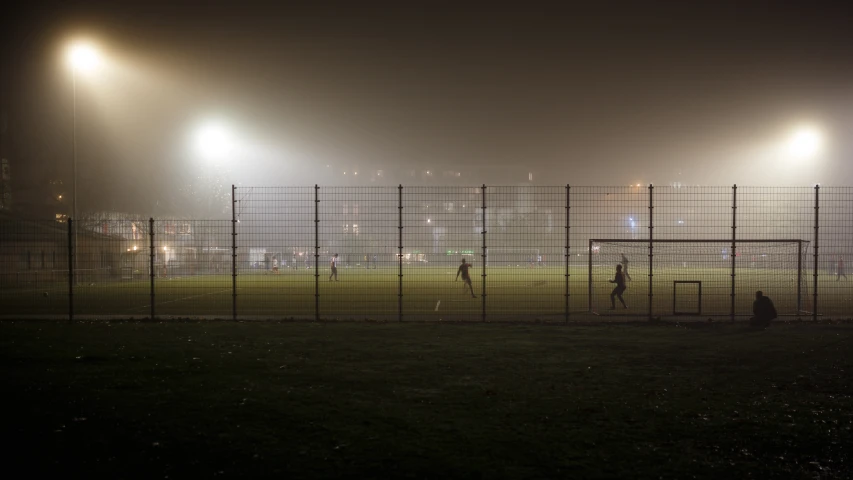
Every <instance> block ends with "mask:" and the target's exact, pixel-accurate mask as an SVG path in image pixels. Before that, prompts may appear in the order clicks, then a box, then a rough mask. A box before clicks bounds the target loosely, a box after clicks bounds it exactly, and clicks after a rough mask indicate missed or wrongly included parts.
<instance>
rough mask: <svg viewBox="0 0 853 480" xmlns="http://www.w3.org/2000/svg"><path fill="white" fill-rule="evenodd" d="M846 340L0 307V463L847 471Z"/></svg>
mask: <svg viewBox="0 0 853 480" xmlns="http://www.w3.org/2000/svg"><path fill="white" fill-rule="evenodd" d="M330 288H332V287H330ZM690 325H693V326H692V327H690ZM688 327H689V328H688ZM851 342H853V325H850V324H825V323H824V324H814V323H792V324H777V325H773V326H772V327H771V328H769V329H767V330H751V329H749V328H747V327H745V326H739V325H721V324H710V325H708V324H687V325H686V326H685V325H682V326H673V325H667V324H661V325H648V324H633V325H630V324H629V325H624V324H622V325H620V324H609V325H600V326H588V327H579V326H559V325H552V326H542V325H538V326H533V325H519V324H512V325H469V324H441V323H431V324H423V323H417V324H398V323H373V322H371V323H367V322H333V323H309V322H305V323H302V322H293V323H279V322H247V323H238V322H215V321H208V322H177V321H171V322H124V321H120V322H103V321H94V322H81V323H76V324H68V323H66V322H41V321H5V322H0V347H2V348H0V368H2V375H3V379H4V391H5V392H6V394H5V395H3V402H4V407H5V408H4V412H6V419H5V420H4V436H5V438H6V442H5V443H6V445H7V446H6V448H5V449H4V454H5V455H4V458H5V465H4V468H5V470H6V471H9V472H15V471H17V472H19V473H23V472H26V475H27V476H28V477H33V478H55V477H59V476H61V477H62V478H200V477H226V478H305V479H308V478H441V477H445V478H513V479H515V478H590V479H592V478H656V479H657V478H703V479H704V478H707V479H720V478H768V479H769V478H779V479H816V478H820V479H824V480H825V479H836V478H838V479H841V478H851V477H853V456H851V451H853V449H851V445H853V430H851V429H853V381H851V378H853V377H851V375H850V372H851V371H853V357H851V356H850V354H849V352H850V348H851Z"/></svg>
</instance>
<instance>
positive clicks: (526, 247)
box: [0, 185, 853, 322]
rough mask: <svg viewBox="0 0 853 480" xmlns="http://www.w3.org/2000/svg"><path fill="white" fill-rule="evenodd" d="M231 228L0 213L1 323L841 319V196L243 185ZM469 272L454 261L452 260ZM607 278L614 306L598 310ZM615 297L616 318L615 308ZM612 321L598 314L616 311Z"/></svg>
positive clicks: (834, 192) (846, 240) (846, 219)
mask: <svg viewBox="0 0 853 480" xmlns="http://www.w3.org/2000/svg"><path fill="white" fill-rule="evenodd" d="M232 193H233V195H232V205H233V208H232V211H231V214H232V218H231V219H227V220H188V219H149V220H140V219H131V218H128V219H116V218H115V217H111V219H110V220H97V221H94V220H88V221H85V222H81V223H80V224H79V225H75V222H73V221H69V222H68V223H56V222H34V221H30V220H26V219H22V218H17V217H14V216H10V215H8V214H3V216H2V217H0V241H2V246H0V268H2V273H0V285H2V291H0V305H2V309H0V312H2V315H3V316H6V317H25V316H37V317H51V316H68V317H71V318H74V317H81V316H82V317H96V316H110V317H163V318H170V317H219V318H295V319H315V320H318V319H368V320H401V321H410V320H425V321H502V320H508V321H537V320H538V321H551V322H554V321H569V320H572V319H578V320H581V319H582V320H590V319H596V318H604V317H608V316H613V317H617V318H622V317H625V316H629V317H632V316H633V317H637V318H658V317H668V316H679V317H680V316H690V315H693V316H701V317H702V318H707V317H709V316H719V317H728V318H731V319H735V318H737V317H747V316H750V315H751V313H752V311H751V310H752V301H753V298H754V295H755V291H756V290H762V291H763V292H764V293H765V294H766V295H767V296H769V297H770V298H771V299H774V300H775V302H776V303H777V307H778V308H777V310H779V312H780V314H781V315H788V316H791V317H801V318H811V319H816V318H818V317H819V316H827V317H844V316H850V312H851V310H853V283H850V282H849V281H848V280H847V275H846V269H845V262H846V261H848V259H849V258H850V256H851V254H853V188H848V187H823V188H821V187H802V188H801V187H794V188H789V187H737V186H730V187H681V188H676V187H653V186H651V185H649V186H641V185H635V186H629V187H576V186H568V185H567V186H557V187H540V186H485V185H483V186H472V187H404V186H397V187H319V186H314V187H240V188H232ZM463 260H464V264H463ZM617 265H621V266H622V267H621V268H623V269H624V270H625V271H626V272H627V273H628V277H629V280H628V281H627V283H626V289H625V292H624V294H623V299H624V300H625V305H626V306H627V308H624V307H623V306H622V305H621V303H618V304H617V303H616V301H615V300H616V299H615V298H613V299H611V295H610V293H611V290H612V287H613V285H611V283H610V280H613V279H614V277H615V268H616V266H617ZM611 301H612V302H613V303H611ZM617 306H618V307H619V308H618V309H615V310H612V311H611V310H610V308H611V307H617Z"/></svg>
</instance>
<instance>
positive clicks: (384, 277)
mask: <svg viewBox="0 0 853 480" xmlns="http://www.w3.org/2000/svg"><path fill="white" fill-rule="evenodd" d="M455 273H456V269H455V268H454V267H433V266H430V267H413V266H407V267H405V268H404V272H403V274H404V277H403V318H404V320H445V321H450V320H467V321H479V320H481V319H482V308H483V301H482V300H483V299H482V285H483V278H482V277H481V273H482V272H481V270H479V269H477V268H475V269H472V278H473V284H474V292H475V294H476V295H477V296H478V298H477V299H472V298H471V297H470V295H466V294H465V293H464V291H463V289H464V287H463V283H462V281H461V280H460V281H457V282H454V277H455ZM487 274H488V276H487V278H486V292H487V296H486V313H487V319H488V320H492V321H502V320H511V321H528V320H540V321H557V322H561V321H564V320H565V310H566V298H565V293H566V288H565V286H566V284H565V270H564V268H563V267H545V268H524V267H490V268H489V269H488V270H487ZM730 274H731V272H730V271H729V270H728V269H711V268H705V269H695V268H693V269H690V268H688V269H677V268H666V269H663V268H662V269H657V270H656V271H655V276H654V297H653V298H654V305H653V307H654V309H653V310H654V313H655V315H656V316H663V317H666V316H670V315H672V314H673V311H674V308H673V307H674V306H673V281H675V280H693V281H701V282H702V297H701V298H702V315H706V316H709V315H727V314H728V313H729V305H730V301H731V300H730V299H731V286H730V283H729V282H730ZM328 275H329V271H328V269H321V271H320V278H319V294H320V297H319V302H320V308H319V310H320V316H321V317H322V318H325V319H374V320H375V319H378V320H388V319H396V318H397V312H398V301H399V297H398V285H399V277H398V271H397V269H396V268H390V267H385V268H379V269H370V270H367V269H365V268H361V267H353V268H340V269H339V274H338V277H339V281H338V282H330V281H329V280H328ZM633 276H634V279H633V281H632V282H629V284H628V287H629V288H628V290H627V292H626V294H625V299H626V301H627V302H628V305H629V307H630V308H629V309H628V310H617V311H616V312H614V315H616V316H624V315H629V316H637V317H644V316H647V314H648V302H649V297H648V293H649V286H648V276H647V272H643V271H641V270H635V271H633ZM569 278H570V280H569V293H570V302H569V311H570V314H571V315H572V316H573V317H574V318H575V319H578V320H591V319H593V318H602V317H600V316H596V317H591V316H590V315H584V313H585V312H588V311H589V281H588V278H589V274H588V269H587V268H586V267H576V268H572V269H571V270H570V277H569ZM609 278H612V268H611V267H599V266H596V267H594V269H593V281H592V284H593V297H592V299H593V302H592V303H593V311H595V312H596V313H598V314H602V315H604V316H608V315H609V314H610V312H609V311H608V308H609V301H610V300H609V294H610V290H611V288H612V285H610V284H609V283H608V282H607V280H608V279H609ZM834 280H835V277H834V276H831V275H823V276H822V277H821V278H820V284H819V289H820V290H819V300H818V312H819V313H820V314H821V315H823V316H826V317H834V318H838V317H840V316H844V315H845V314H847V313H849V312H850V311H853V283H850V282H836V281H834ZM681 288H682V290H680V291H679V292H680V293H679V294H678V297H677V299H678V304H677V305H676V309H677V310H678V311H685V312H695V311H698V299H699V296H698V291H697V290H696V289H695V286H691V285H685V286H682V287H681ZM756 290H763V291H764V292H765V293H766V294H767V295H769V296H770V297H771V298H772V299H773V300H774V301H775V303H776V306H777V310H778V311H779V312H780V313H781V314H784V315H794V316H796V315H797V313H798V308H797V307H798V305H797V281H796V275H795V273H794V272H793V271H780V270H749V269H742V270H740V271H739V274H738V276H737V277H736V294H737V297H736V299H737V302H736V312H737V314H738V315H749V314H750V313H751V305H752V300H753V296H754V292H755V291H756ZM45 293H47V296H45ZM812 293H813V285H812V277H811V276H810V275H806V276H805V277H804V279H803V282H802V286H801V295H800V298H801V301H800V305H799V306H800V310H801V311H804V312H810V311H813V308H812V307H813V297H812ZM0 302H2V305H3V313H4V314H5V315H36V316H38V315H45V316H49V315H64V314H66V315H67V311H68V298H67V285H62V284H48V285H37V284H28V285H24V286H21V287H20V288H4V289H3V290H2V291H1V292H0ZM237 304H238V315H240V316H241V317H245V318H250V317H264V318H277V319H281V318H312V319H313V318H314V306H315V284H314V271H313V270H306V269H298V270H297V269H284V270H282V271H281V272H280V273H279V274H277V275H273V274H265V273H252V274H245V273H241V274H240V275H238V277H237ZM150 305H151V298H150V283H149V279H148V278H146V277H144V276H141V277H140V278H138V279H135V280H129V281H95V282H83V283H82V284H81V285H79V286H78V287H77V289H76V292H75V312H76V314H77V315H79V316H84V317H85V316H86V315H112V316H117V317H140V318H141V317H146V316H148V315H149V312H150ZM231 305H232V291H231V277H230V276H229V275H211V276H195V277H176V278H159V277H158V278H157V279H156V281H155V306H156V314H157V315H163V316H181V317H197V316H204V317H227V318H230V315H231ZM803 315H804V316H808V314H803Z"/></svg>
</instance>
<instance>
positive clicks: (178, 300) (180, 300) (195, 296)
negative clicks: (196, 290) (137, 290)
mask: <svg viewBox="0 0 853 480" xmlns="http://www.w3.org/2000/svg"><path fill="white" fill-rule="evenodd" d="M238 290H239V289H238ZM230 291H231V289H230V288H228V289H225V290H219V291H216V292H208V293H201V294H199V295H190V296H189V297H181V298H176V299H174V300H168V301H166V302H160V303H158V304H157V305H165V304H167V303H175V302H182V301H184V300H189V299H190V298H198V297H204V296H207V295H216V294H217V293H223V292H230ZM150 306H151V304H148V305H143V306H141V307H133V308H131V310H137V309H140V308H149V307H150Z"/></svg>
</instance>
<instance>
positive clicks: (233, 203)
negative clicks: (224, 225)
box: [231, 184, 237, 320]
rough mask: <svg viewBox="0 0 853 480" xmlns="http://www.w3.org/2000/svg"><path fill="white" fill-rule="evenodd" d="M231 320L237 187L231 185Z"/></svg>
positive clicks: (234, 306) (234, 310) (234, 304)
mask: <svg viewBox="0 0 853 480" xmlns="http://www.w3.org/2000/svg"><path fill="white" fill-rule="evenodd" d="M231 319H232V320H237V187H236V186H234V184H231Z"/></svg>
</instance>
